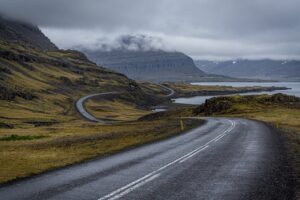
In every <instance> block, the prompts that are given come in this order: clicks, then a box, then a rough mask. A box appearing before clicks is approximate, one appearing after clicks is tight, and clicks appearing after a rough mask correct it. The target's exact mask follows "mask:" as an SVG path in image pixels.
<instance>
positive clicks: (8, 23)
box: [0, 15, 58, 51]
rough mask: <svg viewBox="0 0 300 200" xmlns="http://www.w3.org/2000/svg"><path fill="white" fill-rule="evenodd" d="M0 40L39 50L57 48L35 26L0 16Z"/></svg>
mask: <svg viewBox="0 0 300 200" xmlns="http://www.w3.org/2000/svg"><path fill="white" fill-rule="evenodd" d="M0 38H1V39H3V40H5V41H7V42H10V43H16V44H21V45H24V46H27V47H30V48H37V49H39V50H43V51H47V50H57V49H58V48H57V47H56V46H55V45H54V44H53V43H52V42H51V41H50V40H49V39H48V38H47V37H46V36H45V35H44V34H43V33H42V32H41V31H40V29H39V28H38V27H37V26H34V25H31V24H29V23H26V22H21V21H16V20H12V19H8V18H5V17H2V16H1V15H0Z"/></svg>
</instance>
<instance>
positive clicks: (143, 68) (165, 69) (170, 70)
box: [80, 35, 206, 82]
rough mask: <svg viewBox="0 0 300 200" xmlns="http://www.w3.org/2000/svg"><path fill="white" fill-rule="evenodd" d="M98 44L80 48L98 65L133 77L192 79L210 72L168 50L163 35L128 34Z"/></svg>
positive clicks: (137, 78)
mask: <svg viewBox="0 0 300 200" xmlns="http://www.w3.org/2000/svg"><path fill="white" fill-rule="evenodd" d="M97 46H98V48H97V49H87V48H80V50H81V51H83V52H84V53H85V54H86V55H87V56H88V58H89V59H91V60H92V61H94V62H96V63H97V64H98V65H101V66H104V67H108V68H110V69H113V70H115V71H118V72H121V73H124V74H125V75H127V76H129V77H130V78H132V79H136V80H147V81H155V82H161V81H190V80H192V79H196V77H198V78H199V77H202V76H205V75H206V74H205V73H204V72H202V71H201V70H199V69H198V68H197V67H196V66H195V64H194V62H193V60H192V58H190V57H189V56H187V55H185V54H183V53H181V52H176V51H171V50H166V47H165V46H164V44H163V42H162V41H161V40H160V39H159V38H155V37H150V36H144V35H124V36H121V37H119V38H117V39H116V40H114V41H111V43H100V44H98V45H97Z"/></svg>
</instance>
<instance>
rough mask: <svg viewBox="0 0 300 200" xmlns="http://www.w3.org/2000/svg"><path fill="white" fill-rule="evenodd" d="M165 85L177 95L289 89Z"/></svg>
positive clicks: (188, 95)
mask: <svg viewBox="0 0 300 200" xmlns="http://www.w3.org/2000/svg"><path fill="white" fill-rule="evenodd" d="M165 85H166V86H167V87H169V88H171V89H173V90H174V91H175V96H176V97H191V96H210V95H227V94H237V93H247V92H262V91H275V90H287V89H288V88H286V87H261V86H247V87H232V86H220V85H192V84H188V83H168V84H165Z"/></svg>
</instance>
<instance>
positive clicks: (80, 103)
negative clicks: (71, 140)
mask: <svg viewBox="0 0 300 200" xmlns="http://www.w3.org/2000/svg"><path fill="white" fill-rule="evenodd" d="M159 86H161V87H162V88H164V89H166V90H168V91H169V94H167V95H166V97H167V98H169V97H171V96H173V95H174V94H175V91H174V90H172V89H171V88H168V87H166V86H164V85H161V84H159ZM120 93H121V92H104V93H97V94H91V95H88V96H84V97H82V98H80V99H79V100H78V101H77V102H76V109H77V111H78V112H79V113H80V115H81V116H82V117H84V118H85V119H87V120H89V121H92V122H98V123H102V124H111V123H112V122H111V121H109V120H105V119H98V118H96V117H94V116H93V115H91V114H90V113H89V112H88V111H87V110H86V109H85V107H84V103H85V101H87V100H88V99H91V98H93V97H99V96H106V95H112V94H120Z"/></svg>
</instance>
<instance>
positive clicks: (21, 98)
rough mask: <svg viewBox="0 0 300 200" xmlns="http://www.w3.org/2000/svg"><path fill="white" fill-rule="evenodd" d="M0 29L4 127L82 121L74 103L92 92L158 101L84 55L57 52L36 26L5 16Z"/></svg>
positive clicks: (0, 123) (0, 106)
mask: <svg viewBox="0 0 300 200" xmlns="http://www.w3.org/2000/svg"><path fill="white" fill-rule="evenodd" d="M0 27H1V31H0V128H1V127H15V126H17V127H20V128H22V127H25V128H26V127H28V126H29V125H30V124H38V125H39V124H49V123H50V122H51V123H52V122H56V123H60V122H67V121H68V122H70V121H72V120H78V119H80V117H79V115H78V113H77V112H76V110H75V107H74V104H75V102H76V100H77V99H79V98H80V97H82V96H85V95H88V94H93V93H100V92H107V91H122V92H123V93H122V94H121V95H120V96H121V97H122V98H125V99H130V101H131V102H132V103H136V104H137V105H141V106H144V105H151V104H153V103H155V101H158V99H156V97H152V96H150V95H147V94H146V93H145V92H144V91H143V90H142V89H141V87H140V86H139V85H138V84H137V83H136V82H135V81H133V80H131V79H128V78H127V77H126V76H125V75H123V74H121V73H118V72H114V71H112V70H109V69H106V68H103V67H100V66H97V65H96V64H94V63H93V62H91V61H89V60H88V59H87V57H86V56H85V55H84V54H83V53H81V52H78V51H71V50H67V51H65V50H59V49H58V48H57V47H56V46H55V45H53V44H52V43H51V41H50V40H49V39H48V38H47V37H46V36H44V34H43V33H42V32H41V31H40V30H39V29H38V28H37V27H36V26H32V25H30V24H24V23H22V22H15V21H9V20H5V19H3V18H2V19H1V21H0ZM31 37H32V38H31ZM47 50H51V51H47Z"/></svg>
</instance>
